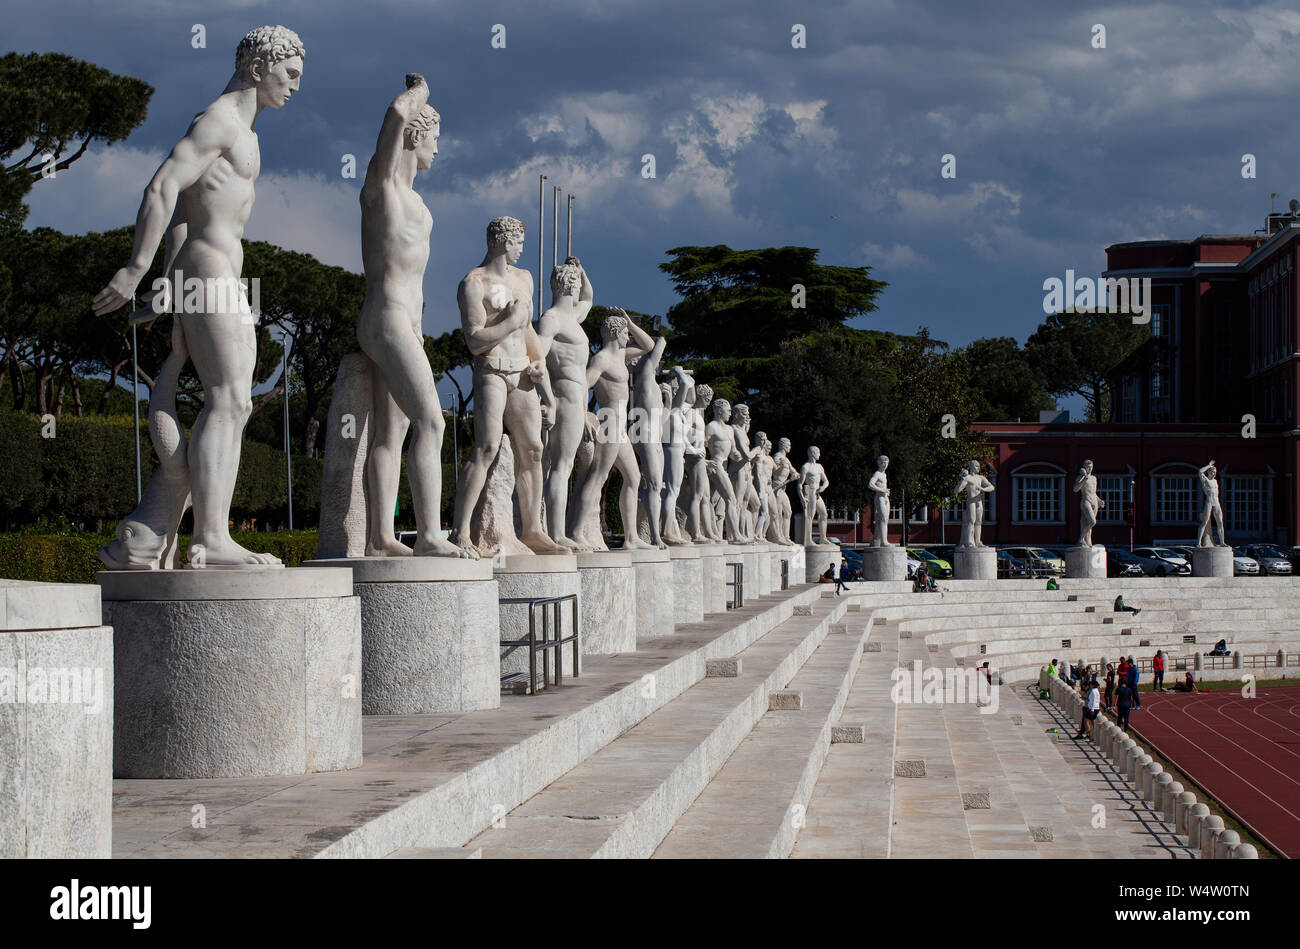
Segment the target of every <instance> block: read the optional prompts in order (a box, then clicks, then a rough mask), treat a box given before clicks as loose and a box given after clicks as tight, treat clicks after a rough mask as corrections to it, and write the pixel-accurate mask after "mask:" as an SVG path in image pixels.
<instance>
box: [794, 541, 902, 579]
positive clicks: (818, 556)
mask: <svg viewBox="0 0 1300 949" xmlns="http://www.w3.org/2000/svg"><path fill="white" fill-rule="evenodd" d="M843 559H844V558H843V557H842V556H841V555H840V549H839V548H838V547H836V546H835V545H834V544H814V545H813V546H811V547H805V548H804V564H805V566H804V582H806V583H816V582H817V580H818V579H819V578H820V577H821V575H822V574H823V573H825V572H826V568H827V567H829V566H831V565H832V564H834V565H835V568H836V574H837V575H838V573H839V564H840V562H841V561H842V560H843ZM863 576H864V577H865V576H866V574H865V571H864V573H863ZM891 579H892V578H891Z"/></svg>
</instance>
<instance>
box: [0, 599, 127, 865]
mask: <svg viewBox="0 0 1300 949" xmlns="http://www.w3.org/2000/svg"><path fill="white" fill-rule="evenodd" d="M0 603H4V605H5V610H4V611H2V612H0V859H16V858H23V857H32V858H39V859H50V858H62V859H86V858H104V859H107V858H108V857H110V856H112V850H113V631H112V630H111V629H109V628H108V627H107V626H101V625H99V624H100V606H99V590H98V588H96V587H94V586H92V585H91V584H88V583H32V582H29V581H24V580H0Z"/></svg>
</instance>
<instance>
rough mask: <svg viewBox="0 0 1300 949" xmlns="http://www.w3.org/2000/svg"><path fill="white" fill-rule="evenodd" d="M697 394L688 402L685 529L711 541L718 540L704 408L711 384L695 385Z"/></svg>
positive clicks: (697, 540)
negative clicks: (707, 451) (710, 482)
mask: <svg viewBox="0 0 1300 949" xmlns="http://www.w3.org/2000/svg"><path fill="white" fill-rule="evenodd" d="M694 390H695V392H694V397H693V400H692V401H689V402H687V404H686V407H685V410H684V414H685V416H686V448H685V463H686V478H685V481H684V483H683V488H682V493H681V496H680V497H681V501H680V503H681V506H682V508H683V510H684V512H685V514H686V530H687V531H688V532H689V533H690V535H691V540H692V542H694V543H696V544H708V543H713V542H715V541H717V540H719V539H720V538H719V537H716V536H715V535H714V520H713V517H712V510H713V503H712V499H711V498H710V496H709V467H708V462H707V459H706V457H705V428H706V426H705V421H704V410H705V409H707V408H708V407H709V405H710V404H711V403H712V402H713V389H712V387H710V386H708V385H705V384H704V383H700V384H699V385H697V386H695V387H694Z"/></svg>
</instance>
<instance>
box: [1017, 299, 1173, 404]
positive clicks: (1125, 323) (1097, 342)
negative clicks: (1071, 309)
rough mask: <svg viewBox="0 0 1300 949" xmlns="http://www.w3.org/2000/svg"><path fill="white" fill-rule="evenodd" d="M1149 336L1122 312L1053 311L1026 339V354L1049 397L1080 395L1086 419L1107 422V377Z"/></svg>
mask: <svg viewBox="0 0 1300 949" xmlns="http://www.w3.org/2000/svg"><path fill="white" fill-rule="evenodd" d="M1150 335H1151V328H1150V326H1149V325H1146V326H1139V325H1135V324H1134V323H1133V318H1132V317H1131V316H1129V315H1127V314H1123V313H1053V314H1052V315H1051V316H1049V317H1048V318H1047V319H1046V320H1044V321H1043V322H1042V324H1041V325H1040V326H1039V327H1038V329H1037V330H1036V331H1035V332H1034V335H1032V336H1030V337H1029V340H1028V342H1026V343H1025V353H1026V355H1027V356H1028V357H1029V361H1030V363H1031V364H1032V365H1033V366H1035V367H1037V369H1038V371H1039V372H1040V373H1042V376H1043V379H1044V380H1045V384H1046V388H1047V391H1048V392H1050V393H1051V394H1052V395H1056V396H1062V395H1079V396H1082V397H1083V399H1084V401H1085V402H1086V403H1087V406H1088V420H1089V421H1094V422H1106V421H1110V420H1111V417H1112V414H1113V408H1114V401H1115V400H1114V399H1113V398H1112V393H1111V391H1110V383H1109V380H1108V377H1109V376H1110V374H1111V371H1112V370H1113V369H1114V368H1115V367H1116V366H1117V365H1119V363H1121V362H1123V361H1124V360H1125V359H1126V358H1128V356H1129V355H1130V354H1132V352H1133V351H1134V350H1135V349H1137V347H1138V346H1140V345H1141V344H1142V343H1143V342H1144V341H1145V340H1146V339H1149V338H1150Z"/></svg>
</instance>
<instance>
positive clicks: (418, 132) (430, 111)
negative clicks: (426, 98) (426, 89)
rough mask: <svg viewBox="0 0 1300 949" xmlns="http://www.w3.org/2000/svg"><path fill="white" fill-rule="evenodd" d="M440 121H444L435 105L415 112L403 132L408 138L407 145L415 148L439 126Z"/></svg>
mask: <svg viewBox="0 0 1300 949" xmlns="http://www.w3.org/2000/svg"><path fill="white" fill-rule="evenodd" d="M440 121H442V118H441V116H439V115H438V110H437V109H435V108H434V107H433V106H431V105H426V106H425V107H424V108H422V109H420V111H419V112H417V113H415V116H414V117H413V118H412V119H411V121H409V122H407V123H406V129H405V131H404V132H403V133H402V135H403V137H404V138H405V139H406V147H407V148H414V147H415V146H416V145H419V144H420V143H421V142H422V141H424V139H425V138H426V137H427V136H428V134H429V133H430V132H432V131H433V130H434V129H435V128H437V127H438V123H439V122H440Z"/></svg>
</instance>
